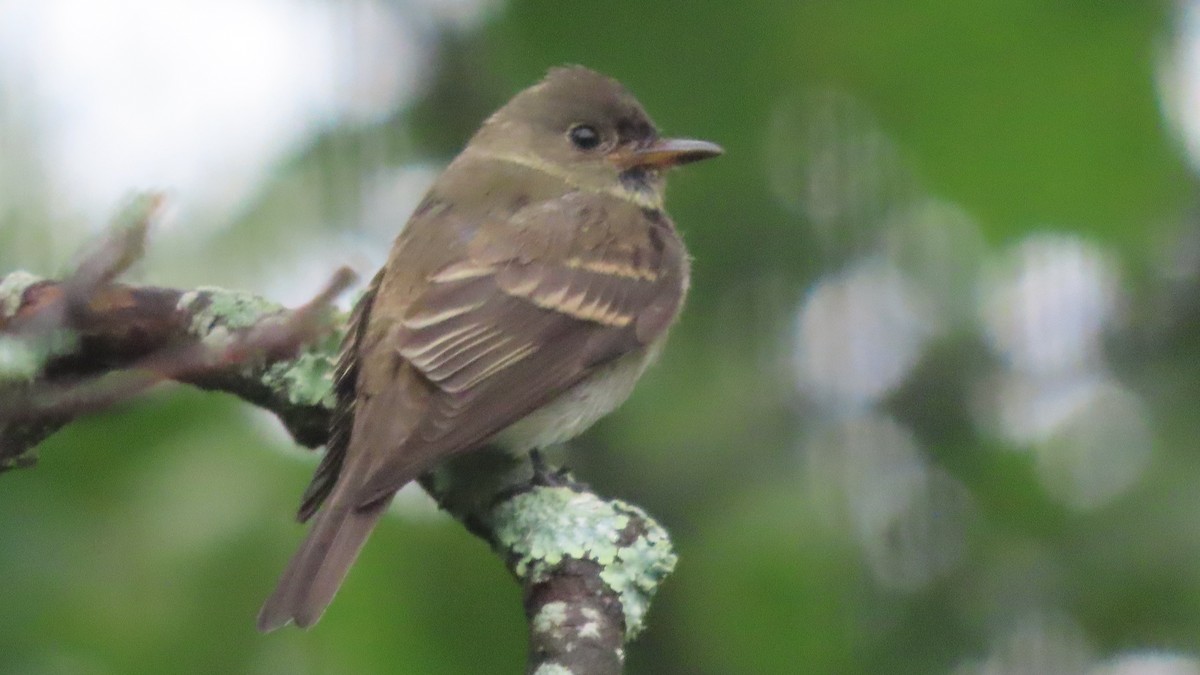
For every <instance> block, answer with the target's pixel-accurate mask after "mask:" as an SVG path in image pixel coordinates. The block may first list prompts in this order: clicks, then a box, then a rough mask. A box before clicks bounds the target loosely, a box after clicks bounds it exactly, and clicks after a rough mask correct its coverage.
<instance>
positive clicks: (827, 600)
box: [0, 0, 1200, 675]
mask: <svg viewBox="0 0 1200 675" xmlns="http://www.w3.org/2000/svg"><path fill="white" fill-rule="evenodd" d="M561 63H581V64H585V65H588V66H590V67H592V68H595V69H598V70H601V71H603V72H606V73H608V74H610V75H612V76H614V77H616V78H618V79H620V80H621V81H623V82H625V83H626V84H627V85H628V86H629V88H630V89H631V90H632V91H633V92H634V93H635V94H636V95H637V96H638V97H639V98H640V99H641V101H642V102H643V103H644V104H645V106H646V107H647V109H648V110H649V111H650V112H651V114H652V116H653V117H654V118H655V120H656V121H657V123H658V124H659V126H660V127H661V128H662V129H663V130H664V132H666V133H668V134H673V135H684V136H694V137H699V138H706V139H711V140H714V141H717V142H719V143H721V144H722V145H723V146H724V147H725V148H726V151H727V154H726V156H725V157H723V158H721V159H719V160H717V161H714V162H712V163H705V164H702V165H698V166H696V167H694V168H693V167H689V168H687V169H686V170H683V171H680V172H679V174H678V175H677V176H675V177H674V178H673V180H672V185H671V190H670V194H669V199H668V202H669V207H670V211H671V213H672V215H673V216H674V218H675V220H676V221H677V223H678V224H679V226H680V229H681V230H682V231H683V233H684V236H685V238H686V240H687V242H688V245H689V247H690V248H691V251H692V253H693V255H694V257H695V263H694V273H693V274H694V277H693V292H692V295H691V298H690V300H689V305H688V307H687V310H686V312H685V314H684V316H683V319H682V320H681V322H680V323H679V325H678V326H677V327H676V328H675V331H674V333H673V337H672V341H671V344H670V346H669V348H668V350H667V351H666V353H665V356H664V358H663V359H662V361H661V363H660V364H659V365H658V366H657V367H656V368H655V369H653V370H652V371H651V372H650V373H649V374H648V376H647V377H646V378H645V379H644V380H643V383H642V385H641V386H640V388H639V389H638V391H637V392H636V393H635V395H634V396H633V398H632V399H631V400H630V401H629V403H628V404H627V405H626V406H625V407H624V408H622V409H621V411H620V412H619V413H618V414H615V415H613V416H612V417H610V418H609V419H607V420H605V421H603V422H602V423H600V424H599V425H597V427H596V428H595V429H594V430H593V431H592V432H590V433H589V434H587V435H586V436H585V437H584V438H582V439H580V440H579V441H578V442H576V443H575V444H574V445H573V446H572V447H571V448H570V449H569V450H568V452H567V454H566V456H565V460H566V461H567V463H569V464H570V465H571V466H572V467H574V468H575V469H576V470H577V472H578V474H580V476H581V477H582V478H583V479H584V480H586V481H588V482H590V483H591V484H592V485H593V486H595V487H596V488H597V489H598V490H599V491H601V492H602V493H605V494H611V495H616V496H620V497H622V498H626V499H629V500H631V501H633V502H635V503H638V504H641V505H642V506H644V507H645V508H646V509H647V510H649V512H650V513H652V514H654V515H655V516H656V517H658V518H659V519H660V520H661V521H662V522H663V523H664V524H665V525H666V526H667V527H668V528H669V529H670V531H671V532H672V534H673V536H674V538H675V542H676V544H677V546H678V549H679V553H680V555H681V561H680V564H679V567H678V569H677V571H676V573H675V575H674V576H673V577H672V578H671V579H670V580H669V581H668V583H667V584H666V585H665V586H664V588H663V589H662V592H661V594H660V595H659V597H658V599H657V601H656V602H655V604H654V606H653V609H652V611H651V615H650V629H649V631H648V632H647V633H646V634H645V635H644V637H643V638H642V639H640V640H639V641H638V642H637V643H635V644H634V645H633V646H632V648H631V649H630V651H629V655H628V661H629V667H628V670H629V672H630V673H656V674H668V675H669V674H675V673H678V674H681V675H682V674H685V673H686V674H699V675H723V674H727V673H729V674H732V673H793V672H805V673H809V672H811V673H963V674H966V673H989V674H994V673H1014V674H1015V673H1054V674H1057V673H1096V674H1101V673H1107V674H1118V673H1119V674H1123V675H1131V674H1136V673H1147V674H1148V673H1155V674H1160V675H1161V674H1181V675H1182V674H1185V673H1190V674H1195V673H1200V525H1198V524H1197V515H1198V514H1200V490H1198V489H1197V486H1200V452H1197V450H1198V449H1200V446H1198V443H1197V440H1196V439H1197V438H1200V415H1198V414H1197V411H1196V408H1197V403H1198V402H1200V372H1198V370H1200V339H1198V337H1200V332H1198V329H1200V228H1198V227H1197V222H1196V213H1197V201H1196V198H1195V195H1196V190H1195V187H1194V179H1193V177H1192V176H1193V170H1194V169H1193V165H1194V164H1195V163H1196V162H1197V157H1198V156H1200V155H1197V154H1195V153H1197V152H1200V13H1198V8H1197V6H1196V4H1195V3H1188V2H1184V3H1180V4H1175V3H1168V2H1153V1H1148V0H1143V1H1140V2H1128V1H1124V0H1121V1H1117V0H1104V1H1095V0H1093V1H1082V0H979V1H977V2H970V3H967V2H954V1H951V0H911V1H909V2H895V1H894V0H854V1H849V0H848V1H842V2H814V1H802V2H797V1H795V0H775V1H767V2H751V3H740V4H739V3H730V2H710V1H702V0H697V1H694V2H691V3H687V4H686V5H684V4H676V3H648V2H643V1H636V2H635V1H632V0H626V1H623V2H593V3H577V4H572V5H570V6H566V5H564V3H560V2H549V1H546V0H537V1H534V0H515V1H512V2H505V1H503V0H451V1H448V2H438V1H437V0H413V1H410V2H402V1H400V0H396V1H394V2H388V1H386V0H347V1H341V2H333V1H332V0H329V1H328V2H319V1H315V0H307V1H300V0H290V1H289V0H240V1H237V2H235V1H234V0H228V1H214V0H167V1H162V0H160V1H158V2H151V1H150V0H119V1H118V0H111V1H110V2H105V3H86V2H70V1H67V0H46V1H43V2H36V1H33V0H29V1H25V0H0V274H2V273H5V272H8V271H11V270H14V269H28V270H30V271H34V272H38V273H42V274H47V275H51V274H56V273H60V272H61V271H62V270H64V269H67V268H68V267H69V265H70V260H71V256H72V254H73V252H74V251H76V250H77V249H78V248H79V247H80V246H81V245H82V244H83V242H85V241H86V240H87V239H88V238H89V237H90V236H94V233H95V232H96V231H97V229H98V228H99V227H100V226H101V225H102V223H103V222H104V221H105V219H106V217H107V214H108V213H110V212H111V211H112V210H113V209H115V207H116V205H117V204H118V203H119V202H120V200H121V198H122V197H123V195H124V194H126V192H127V191H128V190H132V189H140V188H147V187H151V188H155V187H160V188H165V189H167V190H168V192H169V194H170V195H171V198H172V203H173V204H174V207H173V214H172V215H173V217H172V218H171V219H170V222H169V223H168V224H166V225H164V226H163V227H162V228H161V229H160V230H158V231H156V232H155V233H154V237H153V240H152V243H151V246H150V249H149V255H148V257H147V260H145V261H144V262H143V263H140V264H139V266H138V267H137V268H136V269H135V270H134V271H133V274H132V278H133V280H135V281H139V282H144V283H155V284H161V285H180V286H191V285H198V284H211V285H221V286H227V287H235V288H246V289H250V290H253V291H257V292H260V293H264V294H267V295H270V296H272V297H275V298H277V299H280V300H282V301H285V302H289V303H299V302H301V301H303V300H304V299H306V298H307V297H308V296H309V295H310V294H311V293H312V292H314V291H315V290H316V289H317V288H318V287H319V286H320V285H321V284H322V283H323V282H324V281H325V280H326V279H327V278H328V276H329V274H330V273H331V272H332V270H334V269H335V268H336V267H337V266H339V265H342V264H350V265H352V266H354V267H356V268H357V269H358V270H359V271H360V272H361V273H362V274H363V275H364V276H369V274H370V273H371V272H372V271H373V269H374V268H375V267H376V266H378V265H379V264H381V263H382V260H383V258H384V256H385V254H386V249H387V246H388V243H389V242H390V239H391V238H392V237H393V236H394V235H395V233H396V232H397V231H398V230H399V228H400V227H401V226H402V224H403V222H404V220H405V218H406V216H407V214H408V213H409V211H410V210H411V209H412V208H413V206H414V205H415V204H416V202H417V201H418V199H419V198H420V195H421V192H422V191H423V189H424V188H425V186H426V185H428V183H429V181H430V180H431V179H432V176H433V175H434V174H435V173H436V171H437V170H438V168H439V167H440V166H442V165H444V164H445V163H446V162H447V161H448V160H449V158H450V157H452V156H453V155H454V153H455V152H456V151H457V149H458V148H459V147H460V146H461V144H462V143H463V142H464V141H465V140H466V138H467V137H468V136H469V135H470V133H471V132H472V131H473V130H474V128H475V127H476V126H477V125H478V124H479V122H480V121H481V120H482V119H483V118H484V117H485V116H486V115H487V114H488V113H489V112H491V111H492V110H493V109H494V108H496V107H497V106H498V105H500V104H501V103H503V102H504V101H505V100H506V99H507V98H508V97H509V96H511V95H512V94H513V93H515V92H516V91H517V90H519V89H521V88H522V87H524V86H527V85H528V84H530V83H532V82H534V81H536V80H537V79H538V78H540V76H541V75H542V73H543V72H544V71H545V70H546V68H547V67H549V66H552V65H556V64H561ZM41 457H42V461H41V463H40V465H39V466H38V467H37V468H36V469H33V470H29V471H18V472H13V473H10V474H6V475H4V476H0V542H2V543H0V672H3V673H35V674H40V673H88V674H90V673H163V672H180V673H212V672H233V673H298V674H308V673H312V674H318V673H364V674H369V673H422V674H431V673H506V672H519V671H520V670H521V669H522V668H523V663H524V654H525V624H524V619H523V616H522V613H521V607H520V598H519V592H518V589H517V588H516V587H515V585H514V584H513V583H512V581H511V580H509V579H508V578H507V576H506V574H505V572H504V570H503V568H502V566H501V564H500V563H499V562H498V561H497V560H496V559H495V558H494V557H493V556H492V555H491V553H490V552H489V551H488V550H487V548H486V547H485V546H484V545H483V544H481V543H480V542H479V541H477V540H475V539H474V538H472V537H471V536H469V535H468V534H467V533H466V532H465V531H464V530H463V529H462V528H461V527H459V526H458V525H457V524H456V523H454V522H452V521H450V520H449V519H447V518H446V517H444V516H442V515H440V514H438V513H436V511H435V509H433V508H432V507H431V506H430V505H429V503H428V502H427V500H425V499H424V498H423V497H422V496H421V495H420V494H416V493H405V494H403V495H402V496H401V498H400V499H398V500H397V505H396V509H395V511H396V513H395V517H394V518H391V519H389V520H388V521H387V522H385V523H384V525H383V526H382V527H380V528H379V529H378V531H377V532H376V534H375V535H374V537H373V538H372V540H371V543H370V544H369V545H368V546H367V548H366V550H365V552H364V553H363V555H362V558H361V560H360V561H359V563H358V564H357V567H356V568H355V570H354V572H353V573H352V574H351V576H350V578H349V579H348V581H347V583H346V585H345V587H344V589H343V591H342V593H341V594H340V595H339V597H338V599H337V601H336V602H335V603H334V605H333V607H332V608H331V610H330V611H329V612H328V613H327V615H326V616H325V618H324V619H323V621H322V622H321V623H320V624H319V625H318V626H317V627H316V628H315V629H313V630H311V631H309V632H301V631H295V630H284V631H280V632H278V633H275V634H272V635H269V636H261V635H259V634H257V633H256V632H255V631H254V629H253V623H254V615H255V613H256V611H257V608H258V606H259V604H260V602H261V601H262V599H263V598H264V597H265V595H266V594H267V592H268V591H269V590H270V588H271V587H272V585H273V584H274V582H275V580H276V576H277V574H278V573H279V572H280V570H281V569H282V566H283V565H284V563H285V561H286V559H287V557H288V556H289V555H290V554H291V552H292V550H293V548H294V546H295V545H296V544H297V543H298V541H299V539H300V537H301V535H302V529H301V528H300V527H298V526H296V525H295V524H294V523H293V522H292V521H291V520H290V515H291V513H292V511H293V508H294V507H295V505H296V500H297V499H298V497H299V495H300V492H301V490H302V488H303V486H304V484H305V482H306V480H307V477H308V474H309V473H310V471H311V470H312V468H313V467H314V465H315V461H316V455H315V453H308V452H305V451H303V450H299V449H296V448H295V447H293V446H292V445H291V444H290V443H289V441H288V439H287V438H286V436H285V435H284V434H283V433H282V431H281V430H280V428H279V426H278V424H277V423H276V422H275V421H274V420H273V419H271V418H269V417H267V416H265V415H263V414H262V413H260V412H257V411H254V410H251V409H249V408H248V407H247V406H244V405H241V404H239V403H238V402H236V401H234V400H232V399H230V398H227V397H221V396H216V395H207V394H202V393H199V392H196V391H191V390H187V389H184V388H180V387H162V388H161V389H159V390H156V391H155V392H153V393H152V394H150V395H148V396H145V397H143V398H141V399H139V400H137V401H134V402H131V403H128V404H125V405H121V406H120V407H119V408H118V409H114V410H111V411H108V412H105V413H104V414H101V415H96V416H95V417H93V418H90V419H88V420H86V421H84V422H81V423H78V424H75V425H73V426H71V427H69V428H68V429H67V430H65V431H64V432H62V433H60V434H58V435H57V436H55V437H53V438H52V439H51V440H50V441H48V442H47V443H45V444H44V446H43V447H42V449H41Z"/></svg>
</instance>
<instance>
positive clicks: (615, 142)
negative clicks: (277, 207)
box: [258, 67, 721, 631]
mask: <svg viewBox="0 0 1200 675" xmlns="http://www.w3.org/2000/svg"><path fill="white" fill-rule="evenodd" d="M720 153H721V148H720V147H718V146H716V145H714V144H712V143H707V142H704V141H695V140H672V139H663V138H659V136H658V132H657V130H656V129H655V126H654V124H653V123H652V122H651V121H650V118H649V117H648V116H647V115H646V112H645V110H643V109H642V106H641V105H640V104H639V103H638V102H637V100H636V99H634V98H633V96H632V95H630V94H629V93H628V92H627V91H626V90H625V89H624V88H623V87H622V86H621V85H620V84H619V83H618V82H616V81H615V80H612V79H609V78H607V77H604V76H603V75H600V74H598V73H595V72H593V71H591V70H588V69H586V68H581V67H566V68H556V69H553V70H551V71H550V72H549V73H548V74H547V75H546V78H545V79H544V80H542V81H541V82H540V83H538V84H536V85H534V86H532V87H530V88H528V89H526V90H524V91H522V92H521V93H519V94H517V95H516V96H515V97H514V98H513V99H512V100H511V101H509V102H508V104H506V105H505V106H504V107H503V108H501V109H500V110H499V111H497V112H496V113H494V114H493V115H492V116H491V117H489V118H488V119H487V121H485V122H484V123H483V126H482V128H480V129H479V131H478V132H477V133H476V134H475V136H474V137H473V138H472V139H471V141H470V143H468V144H467V146H466V147H465V148H464V149H463V151H462V152H461V153H460V154H459V155H458V157H456V158H455V159H454V161H453V162H451V163H450V166H448V167H447V168H446V170H445V171H444V172H443V173H442V174H441V176H440V177H439V178H438V179H437V181H435V182H434V184H433V186H432V187H431V188H430V189H429V193H428V194H427V195H426V196H425V198H424V200H423V201H422V202H421V203H420V205H419V206H418V207H417V210H416V212H415V213H413V215H412V217H411V218H410V219H409V221H408V225H407V226H406V227H405V228H404V230H403V231H402V232H401V233H400V236H399V237H397V239H396V242H395V244H394V245H393V247H392V250H391V254H390V256H389V258H388V261H387V264H386V265H385V266H384V268H383V269H382V270H380V271H379V273H378V274H376V275H375V278H374V280H373V281H372V282H371V285H370V288H369V289H368V291H367V294H366V295H365V296H364V297H363V298H362V300H361V301H360V302H359V303H358V305H357V307H356V308H355V311H354V314H353V316H352V319H351V326H350V330H349V333H348V334H347V336H346V340H345V343H344V344H343V348H342V355H341V359H340V362H339V367H338V371H337V375H336V378H337V381H336V384H335V386H336V392H337V409H336V411H335V415H334V421H333V426H332V429H331V432H330V440H329V444H328V449H327V451H326V454H325V457H324V459H323V460H322V461H321V464H320V466H319V467H318V468H317V471H316V475H315V476H314V477H313V479H312V483H311V484H310V485H309V487H308V490H307V491H306V492H305V494H304V497H303V500H302V503H301V506H300V510H299V519H300V520H301V521H302V522H303V521H306V520H308V519H309V518H312V517H313V516H314V515H315V516H316V517H315V518H314V519H313V524H312V527H311V529H310V531H309V534H308V538H307V539H305V541H304V543H303V544H302V545H301V547H300V550H299V551H297V553H296V554H295V556H294V557H293V558H292V560H291V562H290V563H289V564H288V567H287V569H286V570H285V571H284V573H283V577H282V578H281V579H280V581H279V585H278V587H277V588H276V590H275V592H274V594H273V595H271V597H270V598H269V599H267V601H266V603H265V604H264V605H263V608H262V611H261V612H260V613H259V617H258V627H259V629H260V630H264V631H268V630H272V629H275V628H278V627H279V626H282V625H284V624H286V623H288V622H289V621H294V622H295V623H296V624H297V625H299V626H302V627H307V626H310V625H312V624H313V623H315V622H316V621H317V619H319V618H320V616H321V614H322V613H323V612H324V611H325V608H326V606H328V605H329V603H330V601H331V600H332V599H333V596H334V594H335V593H336V592H337V589H338V587H339V586H340V585H341V583H342V580H343V579H344V578H345V576H346V572H347V571H348V570H349V568H350V565H351V564H352V563H353V562H354V560H355V558H356V557H357V556H358V552H359V550H360V549H361V548H362V545H363V543H364V542H365V541H366V538H367V536H368V535H369V534H370V532H371V529H372V528H373V527H374V526H375V523H376V522H377V521H378V520H379V517H380V516H381V515H382V514H383V512H384V510H386V509H387V506H388V504H389V503H390V502H391V500H392V497H393V495H395V494H396V491H397V490H399V489H400V488H402V487H404V485H406V484H407V483H408V482H409V481H412V480H413V479H415V478H417V477H418V476H420V475H421V474H422V473H424V472H426V471H428V470H430V469H431V468H433V467H434V466H436V465H438V464H439V463H441V462H442V461H444V460H446V459H447V458H449V457H451V456H454V455H458V454H460V453H463V452H468V451H470V450H474V449H478V448H480V447H481V446H483V445H486V444H496V445H499V446H501V447H503V448H505V449H507V450H510V451H513V452H522V451H528V450H533V449H537V448H541V447H544V446H546V445H550V444H554V443H559V442H562V441H565V440H568V439H570V438H573V437H574V436H576V435H577V434H579V433H580V432H582V431H583V430H584V429H587V428H588V427H589V426H591V424H592V423H593V422H595V421H596V420H597V419H599V418H600V417H603V416H604V415H606V414H608V413H609V412H611V411H612V410H613V409H614V408H616V407H617V406H618V405H620V404H621V403H622V402H623V401H624V400H625V399H626V397H628V396H629V393H630V391H631V390H632V389H633V386H634V384H635V383H636V381H637V379H638V378H639V377H640V376H641V374H642V371H643V370H644V369H645V368H646V366H647V365H648V364H649V363H650V362H651V361H652V360H653V359H654V358H655V356H656V355H657V354H658V352H659V350H660V349H661V347H662V345H663V341H664V338H665V337H666V334H667V329H668V328H669V327H670V326H671V324H672V323H673V322H674V321H675V318H676V316H677V315H678V314H679V309H680V306H681V304H682V302H683V298H684V295H685V294H686V292H687V288H688V256H687V252H686V251H685V250H684V247H683V242H682V241H681V240H680V238H679V234H678V232H676V230H675V226H674V225H673V224H672V222H671V219H670V218H668V217H667V215H666V213H664V212H663V187H664V173H665V172H666V170H667V169H669V168H671V167H673V166H677V165H679V164H684V163H687V162H692V161H696V160H700V159H705V158H708V157H714V156H716V155H719V154H720Z"/></svg>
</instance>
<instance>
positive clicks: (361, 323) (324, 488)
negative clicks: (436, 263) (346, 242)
mask: <svg viewBox="0 0 1200 675" xmlns="http://www.w3.org/2000/svg"><path fill="white" fill-rule="evenodd" d="M382 278H383V270H380V271H379V272H378V273H376V274H375V278H374V279H372V280H371V283H370V285H369V286H367V290H366V292H365V293H363V295H362V297H361V298H359V300H358V302H357V303H356V304H355V305H354V310H353V311H352V312H351V313H350V321H349V322H348V326H347V329H346V336H345V337H344V338H343V339H342V347H341V351H340V353H339V354H338V360H337V366H336V367H335V368H334V371H333V391H334V396H335V398H336V402H335V404H334V409H333V416H332V418H331V420H330V427H329V440H328V441H327V442H326V443H325V455H324V456H323V457H321V463H320V464H319V465H318V466H317V470H316V472H315V473H314V474H313V477H312V481H311V482H309V484H308V487H307V488H306V489H305V490H304V495H303V496H302V497H301V498H300V508H299V509H298V510H297V512H296V519H297V520H299V521H300V522H302V523H303V522H306V521H308V519H309V518H312V516H313V514H314V513H316V511H317V509H318V508H319V507H320V506H321V503H322V502H324V501H325V498H326V497H328V496H329V493H330V492H332V491H333V486H334V484H335V483H336V482H337V477H338V474H340V473H341V470H342V463H343V462H344V461H345V459H346V448H347V446H349V445H350V431H351V429H352V427H353V426H354V402H355V398H356V397H355V388H356V386H355V385H356V383H357V381H358V356H357V352H358V348H359V345H360V344H361V342H362V338H363V333H364V332H365V331H366V327H367V322H368V321H369V320H370V318H371V305H372V304H373V303H374V301H375V294H376V293H378V292H379V282H380V280H381V279H382Z"/></svg>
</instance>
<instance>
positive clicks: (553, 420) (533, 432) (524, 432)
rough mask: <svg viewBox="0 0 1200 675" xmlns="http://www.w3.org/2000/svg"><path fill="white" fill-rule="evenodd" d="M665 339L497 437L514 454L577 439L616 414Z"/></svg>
mask: <svg viewBox="0 0 1200 675" xmlns="http://www.w3.org/2000/svg"><path fill="white" fill-rule="evenodd" d="M665 342H666V340H665V336H664V337H663V338H662V339H659V340H658V341H656V342H654V343H652V344H651V345H649V346H647V347H646V348H644V349H639V350H637V351H635V352H631V353H629V354H626V355H624V356H622V357H620V358H618V359H616V360H615V361H613V362H611V363H608V364H606V365H604V366H601V367H600V368H598V369H597V370H596V372H594V373H592V374H591V375H589V376H588V377H587V378H586V379H584V380H582V381H580V382H579V383H578V384H576V385H575V386H573V387H571V388H570V389H568V390H567V391H565V392H563V393H562V394H559V395H558V397H557V398H554V399H552V400H551V401H550V402H549V403H547V404H546V405H544V406H542V407H541V408H538V409H537V410H535V411H533V412H532V413H530V414H529V415H526V416H525V417H524V418H522V419H521V420H519V421H518V422H516V423H514V424H513V425H512V426H510V427H508V428H507V429H505V430H504V431H502V432H500V434H499V435H498V436H497V437H496V442H497V444H498V445H499V446H500V447H502V448H504V449H505V450H507V451H509V452H513V453H520V452H526V451H528V450H531V449H534V448H544V447H546V446H550V445H554V444H556V443H563V442H566V441H569V440H571V439H572V438H575V437H576V436H578V435H579V434H581V433H583V432H584V431H586V430H587V429H588V427H590V426H592V424H594V423H595V422H596V421H597V420H599V419H600V418H601V417H604V416H605V415H607V414H609V413H610V412H612V411H613V410H616V409H617V407H619V406H620V405H621V404H622V403H624V402H625V399H627V398H629V394H630V393H632V392H633V387H634V385H636V384H637V381H638V378H640V377H641V376H642V373H643V372H644V371H645V370H646V367H647V366H649V365H650V364H651V363H653V362H654V361H655V359H657V358H658V354H659V352H660V351H662V346H663V344H664V343H665Z"/></svg>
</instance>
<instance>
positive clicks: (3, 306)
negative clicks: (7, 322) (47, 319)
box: [0, 270, 43, 319]
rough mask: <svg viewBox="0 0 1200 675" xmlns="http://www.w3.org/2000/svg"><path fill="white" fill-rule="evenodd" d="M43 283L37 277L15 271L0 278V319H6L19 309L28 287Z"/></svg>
mask: <svg viewBox="0 0 1200 675" xmlns="http://www.w3.org/2000/svg"><path fill="white" fill-rule="evenodd" d="M39 281H43V279H42V278H41V277H39V276H37V275H34V274H30V273H29V272H24V271H21V270H17V271H16V272H11V273H9V274H7V275H5V276H4V277H3V278H0V319H7V318H8V317H10V316H12V315H13V314H16V313H17V310H18V309H20V308H21V298H22V297H23V296H24V295H25V290H26V289H28V288H29V287H30V286H32V285H34V284H36V283H38V282H39Z"/></svg>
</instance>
